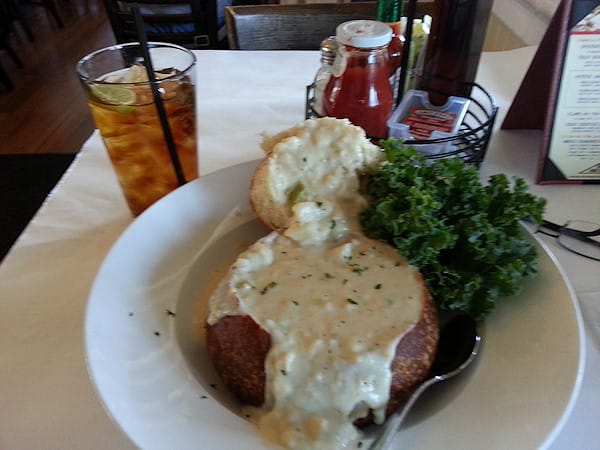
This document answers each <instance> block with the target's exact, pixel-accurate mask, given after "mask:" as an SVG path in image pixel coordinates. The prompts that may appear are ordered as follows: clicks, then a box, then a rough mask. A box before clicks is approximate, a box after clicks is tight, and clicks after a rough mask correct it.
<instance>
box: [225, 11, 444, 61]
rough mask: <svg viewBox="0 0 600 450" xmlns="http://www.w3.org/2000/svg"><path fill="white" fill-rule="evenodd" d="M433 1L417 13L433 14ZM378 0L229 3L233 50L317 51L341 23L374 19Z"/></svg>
mask: <svg viewBox="0 0 600 450" xmlns="http://www.w3.org/2000/svg"><path fill="white" fill-rule="evenodd" d="M432 10H433V1H432V0H429V1H425V2H418V3H417V16H423V14H431V11H432ZM376 11H377V2H374V1H369V2H351V3H307V4H299V5H252V6H227V7H226V8H225V24H226V25H227V36H228V40H229V48H230V49H232V50H317V49H319V48H320V45H321V41H322V40H323V39H324V38H326V37H327V36H333V35H335V29H336V27H337V25H339V24H340V23H342V22H346V21H348V20H355V19H374V18H375V16H376Z"/></svg>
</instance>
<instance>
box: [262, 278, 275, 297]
mask: <svg viewBox="0 0 600 450" xmlns="http://www.w3.org/2000/svg"><path fill="white" fill-rule="evenodd" d="M275 286H277V283H276V282H275V281H271V282H270V283H269V284H267V285H266V286H265V287H264V288H262V290H261V291H260V295H265V294H266V293H267V291H269V290H270V289H273V288H274V287H275Z"/></svg>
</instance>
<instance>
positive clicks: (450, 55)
mask: <svg viewBox="0 0 600 450" xmlns="http://www.w3.org/2000/svg"><path fill="white" fill-rule="evenodd" d="M492 3H493V0H435V3H434V10H433V14H432V22H431V33H430V35H429V41H428V43H427V53H426V56H425V63H424V66H423V74H422V76H421V79H420V80H419V81H418V82H417V86H418V88H419V89H424V90H427V91H429V92H430V94H429V99H430V101H431V102H432V103H434V104H437V105H442V104H444V103H445V102H446V100H447V98H448V96H450V95H458V96H461V97H468V96H469V94H470V89H469V88H468V87H467V86H465V82H467V81H474V80H475V75H476V73H477V66H478V65H479V57H480V55H481V51H482V49H483V41H484V39H485V33H486V28H487V23H488V19H489V16H490V11H491V8H492Z"/></svg>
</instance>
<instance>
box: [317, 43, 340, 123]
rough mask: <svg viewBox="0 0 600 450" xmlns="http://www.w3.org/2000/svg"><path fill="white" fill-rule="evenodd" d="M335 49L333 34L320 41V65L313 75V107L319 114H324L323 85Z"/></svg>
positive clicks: (325, 82)
mask: <svg viewBox="0 0 600 450" xmlns="http://www.w3.org/2000/svg"><path fill="white" fill-rule="evenodd" d="M336 49H337V40H336V38H335V36H329V37H328V38H325V39H323V41H321V66H320V67H319V70H317V74H316V75H315V81H314V85H315V94H314V99H315V102H314V105H313V109H314V110H315V112H316V113H317V114H318V115H319V116H323V115H324V111H323V93H324V91H325V86H327V82H328V81H329V78H330V77H331V68H332V66H333V61H334V59H335V52H336Z"/></svg>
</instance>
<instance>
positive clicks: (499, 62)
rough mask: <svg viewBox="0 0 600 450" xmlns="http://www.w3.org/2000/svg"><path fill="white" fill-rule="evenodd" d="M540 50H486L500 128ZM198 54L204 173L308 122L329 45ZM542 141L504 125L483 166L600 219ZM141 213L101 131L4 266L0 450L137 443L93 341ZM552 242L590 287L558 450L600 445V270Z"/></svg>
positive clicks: (562, 208) (594, 195) (247, 156)
mask: <svg viewBox="0 0 600 450" xmlns="http://www.w3.org/2000/svg"><path fill="white" fill-rule="evenodd" d="M534 50H535V49H533V48H524V49H519V50H513V51H509V52H501V53H489V54H484V55H483V58H482V61H481V66H480V70H479V75H478V78H479V81H480V83H481V84H482V85H484V86H485V87H486V88H487V89H489V90H490V91H491V92H492V93H493V95H494V96H495V98H496V100H497V102H498V104H499V106H500V108H501V109H500V115H499V117H498V120H497V126H498V125H499V124H500V123H501V122H502V118H503V116H504V114H505V113H506V110H507V107H508V105H509V104H510V99H512V97H513V96H514V93H515V92H516V89H517V88H518V85H519V83H520V81H521V79H522V77H523V74H524V73H525V70H526V68H527V67H528V65H529V62H530V61H531V58H532V56H533V54H534ZM197 56H198V70H199V78H198V117H199V118H198V122H199V127H198V140H199V143H198V144H199V149H200V168H201V173H202V174H207V173H209V172H212V171H215V170H218V169H221V168H223V167H226V166H229V165H232V164H235V163H239V162H243V161H248V160H252V159H256V158H259V157H261V156H262V154H261V151H260V149H259V145H258V143H259V141H260V133H261V132H263V131H268V132H277V131H280V130H283V129H285V128H288V127H290V126H292V125H294V124H296V123H297V122H299V121H301V120H302V119H303V118H304V94H305V86H306V84H308V83H310V81H311V79H312V77H313V75H314V72H315V70H316V68H317V65H318V62H319V55H318V54H317V53H314V52H228V51H204V52H198V53H197ZM539 141H540V132H539V131H503V130H498V131H497V132H496V133H495V134H494V137H493V140H492V144H491V146H490V149H489V151H488V155H487V158H486V161H485V163H484V165H483V166H482V168H481V171H482V174H483V175H484V176H486V175H488V174H492V173H496V172H505V173H508V174H514V175H518V176H521V177H523V178H525V179H526V180H527V181H529V183H530V184H531V185H532V187H531V191H532V192H533V193H535V194H539V195H542V196H544V197H546V198H547V199H548V209H547V218H548V219H550V220H553V221H555V222H559V223H560V222H563V221H565V220H567V219H570V218H582V219H587V220H591V221H595V222H598V223H600V187H599V186H565V185H562V186H557V185H545V186H541V185H535V184H534V178H535V171H536V160H537V154H538V151H539ZM131 221H132V218H131V216H130V215H129V212H128V209H127V207H126V205H125V202H124V200H123V198H122V195H121V192H120V190H119V187H118V185H117V182H116V179H115V177H114V174H113V172H112V169H111V167H110V165H109V161H108V157H107V156H106V153H105V150H104V146H103V144H102V142H101V140H100V138H99V136H98V134H97V132H96V133H94V134H93V135H92V136H91V137H90V139H89V141H88V142H87V143H86V144H85V145H84V147H83V149H82V151H81V152H80V154H79V155H78V157H77V159H76V160H75V163H74V164H73V165H72V167H71V168H70V169H69V171H68V172H67V174H66V175H65V176H64V177H63V179H62V180H61V181H60V183H59V185H58V186H57V188H56V189H55V190H54V191H53V193H52V194H51V195H50V196H49V198H48V199H47V201H46V203H45V204H44V206H43V207H42V208H41V210H40V211H39V212H38V213H37V215H36V216H35V217H34V219H33V221H32V222H31V223H30V225H29V226H28V227H27V229H26V230H25V232H24V233H23V235H22V236H21V237H20V239H19V241H18V242H17V244H16V245H15V247H13V249H12V251H11V252H10V253H9V255H8V256H7V258H6V259H5V260H4V262H3V263H2V265H1V266H0V343H1V347H0V404H1V405H2V407H1V408H0V449H10V450H14V449H131V448H133V444H131V443H130V442H129V440H128V439H127V438H126V437H125V436H124V434H122V433H121V431H119V427H118V426H117V425H116V424H114V423H113V422H112V421H111V419H110V418H109V417H108V415H107V414H106V413H105V412H104V410H103V408H102V406H101V403H100V401H99V399H98V397H97V396H96V393H95V391H94V388H93V386H92V384H91V382H90V380H89V378H88V375H87V372H86V365H85V354H84V347H83V321H84V314H85V308H86V300H87V296H88V293H89V290H90V286H91V284H92V282H93V279H94V276H95V273H96V271H97V269H98V267H99V265H100V264H101V262H102V260H103V258H104V257H105V255H106V253H107V252H108V250H109V248H110V247H111V245H112V244H113V243H114V242H115V240H116V239H117V237H118V236H119V235H120V233H121V232H122V231H123V230H124V229H125V228H126V227H127V225H128V224H129V223H130V222H131ZM546 242H547V243H548V245H549V247H550V248H551V250H552V251H553V252H555V255H556V257H557V258H558V260H559V261H560V263H561V264H562V265H563V267H564V269H565V271H566V273H567V275H568V277H569V279H570V280H571V282H572V284H573V287H574V289H575V291H576V293H577V296H578V300H579V302H580V305H581V308H582V311H583V313H584V317H585V320H586V325H587V332H586V334H587V337H588V339H587V344H586V350H587V352H586V368H585V372H584V375H583V383H582V390H581V393H580V395H579V397H578V399H577V401H576V403H575V407H574V410H573V412H572V414H571V415H570V417H569V418H568V419H567V421H566V423H565V425H564V428H563V430H562V432H560V433H559V435H558V437H557V439H556V440H555V442H554V443H553V444H552V445H551V447H550V448H551V449H553V450H557V449H565V450H566V449H598V448H600V427H599V426H598V418H599V417H600V337H599V336H600V276H599V275H600V265H599V264H598V263H597V262H592V261H588V260H585V259H584V258H581V257H578V256H575V255H573V254H570V253H568V252H566V251H564V250H563V249H562V248H560V247H558V246H557V245H556V243H555V242H554V240H553V239H550V238H548V239H546ZM548 357H549V358H551V357H552V356H551V355H548ZM531 382H532V383H535V380H531ZM548 395H552V392H548ZM474 426H476V425H475V424H474ZM466 431H467V432H468V430H466ZM199 448H201V447H199Z"/></svg>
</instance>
